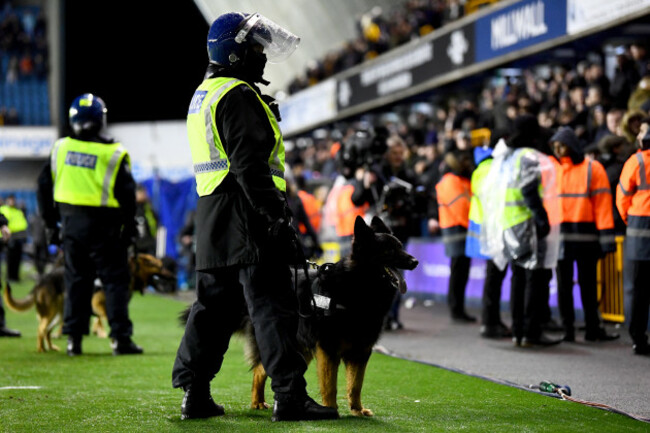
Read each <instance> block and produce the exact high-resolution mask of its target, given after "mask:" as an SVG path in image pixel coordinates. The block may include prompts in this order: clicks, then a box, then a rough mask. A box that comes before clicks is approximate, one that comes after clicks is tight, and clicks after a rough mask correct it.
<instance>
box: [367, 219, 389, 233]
mask: <svg viewBox="0 0 650 433" xmlns="http://www.w3.org/2000/svg"><path fill="white" fill-rule="evenodd" d="M370 227H371V228H372V229H373V230H374V232H375V233H388V234H389V235H390V234H393V232H392V231H391V230H390V229H389V228H388V226H387V225H386V224H384V221H382V219H381V218H379V217H378V216H374V217H372V221H371V222H370Z"/></svg>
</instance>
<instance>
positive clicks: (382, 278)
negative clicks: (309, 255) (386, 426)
mask: <svg viewBox="0 0 650 433" xmlns="http://www.w3.org/2000/svg"><path fill="white" fill-rule="evenodd" d="M417 265H418V261H417V260H416V259H415V258H414V257H413V256H411V255H409V254H408V253H407V252H406V251H405V250H404V246H403V245H402V243H401V242H400V241H399V240H398V239H397V238H396V237H394V236H393V235H392V234H391V231H390V229H389V228H388V227H386V225H385V224H384V223H383V221H382V220H381V219H380V218H378V217H374V218H373V219H372V222H371V225H370V226H368V225H367V224H366V223H365V222H364V220H363V218H361V217H357V219H356V221H355V225H354V236H353V240H352V251H351V254H350V255H349V256H347V257H344V258H343V259H341V260H340V261H338V262H337V263H334V264H329V265H323V266H321V267H320V269H319V270H318V271H313V272H310V278H309V280H307V279H306V278H301V277H299V279H298V280H299V281H298V284H299V285H302V288H303V289H304V288H305V285H306V284H311V287H309V286H308V288H311V289H312V291H313V299H314V302H313V304H314V305H315V307H314V310H313V311H314V312H313V314H309V315H304V314H301V316H300V321H299V330H298V341H299V343H300V345H301V347H302V351H303V355H304V356H305V359H306V360H307V362H310V361H311V360H312V359H313V357H314V356H315V357H316V362H317V372H318V380H319V385H320V391H321V395H322V398H323V404H324V405H325V406H328V407H334V408H336V407H337V403H336V393H337V386H336V385H337V374H338V369H339V364H340V363H341V361H343V363H344V364H345V368H346V379H347V398H348V402H349V405H350V411H351V413H352V415H355V416H372V415H373V413H372V411H371V410H370V409H368V408H365V407H363V405H362V404H361V388H362V386H363V380H364V375H365V372H366V365H367V364H368V360H369V359H370V355H371V353H372V348H373V346H374V345H375V343H376V342H377V341H378V340H379V337H380V335H381V331H382V329H383V324H384V319H385V316H386V314H387V313H388V310H389V309H390V307H391V305H392V303H393V300H394V299H395V296H396V294H397V291H398V290H399V291H401V292H402V293H405V292H406V283H405V282H404V279H403V277H402V276H401V273H400V270H402V269H408V270H413V269H415V267H416V266H417ZM310 282H313V283H310ZM307 293H309V292H308V291H307ZM188 313H189V310H186V311H185V318H186V317H187V314H188ZM238 333H240V334H243V335H244V337H245V349H246V355H247V358H248V361H249V363H250V364H251V369H252V370H253V388H252V393H251V408H253V409H266V408H268V407H269V405H268V404H267V403H266V402H265V401H264V385H265V383H266V378H267V375H266V372H265V370H264V367H263V366H262V363H261V358H260V354H259V350H258V348H257V343H256V341H255V335H254V332H253V326H252V325H251V322H250V318H247V317H244V318H243V320H242V326H241V327H240V329H239V330H238Z"/></svg>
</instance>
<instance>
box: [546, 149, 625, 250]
mask: <svg viewBox="0 0 650 433" xmlns="http://www.w3.org/2000/svg"><path fill="white" fill-rule="evenodd" d="M556 185H557V196H558V199H559V202H560V215H561V220H560V223H561V225H560V241H561V242H562V247H561V249H560V250H561V251H563V250H567V248H569V247H571V246H573V247H577V248H580V250H582V249H584V248H588V244H589V243H600V246H601V249H602V251H604V252H612V251H616V239H615V235H614V216H613V209H612V190H611V188H610V186H609V180H608V179H607V173H606V172H605V168H604V167H603V166H602V165H601V164H600V163H599V162H598V161H592V160H590V159H587V158H585V159H584V160H583V161H582V162H580V163H578V164H574V163H573V161H572V160H571V158H569V157H563V158H562V159H561V160H560V163H559V164H557V165H556ZM580 250H578V253H579V251H580ZM584 251H585V252H587V250H584Z"/></svg>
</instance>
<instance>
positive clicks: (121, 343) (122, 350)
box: [111, 337, 144, 355]
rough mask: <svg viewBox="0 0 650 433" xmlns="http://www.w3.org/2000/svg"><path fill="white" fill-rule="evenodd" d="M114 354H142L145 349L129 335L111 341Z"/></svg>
mask: <svg viewBox="0 0 650 433" xmlns="http://www.w3.org/2000/svg"><path fill="white" fill-rule="evenodd" d="M111 348H112V349H113V355H140V354H141V353H142V352H144V350H143V349H142V347H140V346H138V345H137V344H135V343H134V342H133V340H131V339H130V338H129V337H127V338H121V339H119V340H113V341H112V342H111Z"/></svg>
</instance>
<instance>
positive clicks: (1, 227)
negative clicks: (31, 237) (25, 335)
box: [0, 213, 20, 337]
mask: <svg viewBox="0 0 650 433" xmlns="http://www.w3.org/2000/svg"><path fill="white" fill-rule="evenodd" d="M0 238H2V241H5V240H7V239H10V238H11V230H9V222H8V221H7V218H5V216H4V215H3V214H1V213H0ZM0 242H1V241H0ZM1 247H2V244H1V243H0V248H1ZM0 286H2V281H0ZM0 337H20V332H19V331H16V330H13V329H9V328H7V327H6V326H5V309H4V307H3V305H2V297H0Z"/></svg>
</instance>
